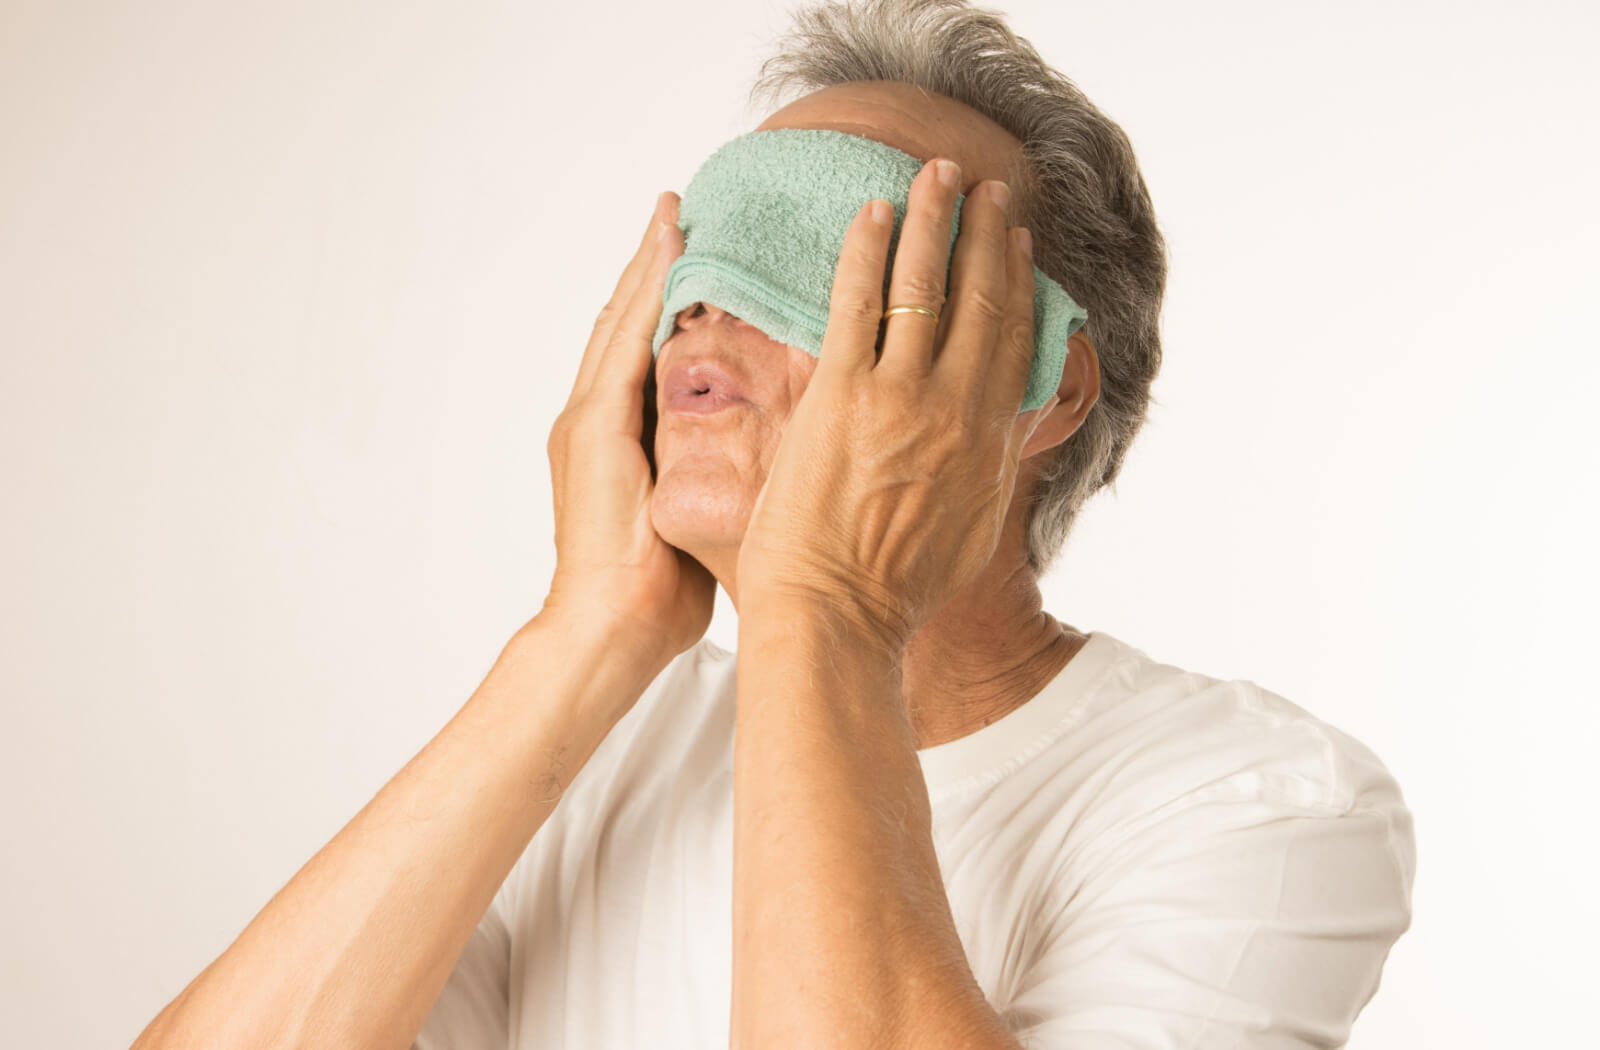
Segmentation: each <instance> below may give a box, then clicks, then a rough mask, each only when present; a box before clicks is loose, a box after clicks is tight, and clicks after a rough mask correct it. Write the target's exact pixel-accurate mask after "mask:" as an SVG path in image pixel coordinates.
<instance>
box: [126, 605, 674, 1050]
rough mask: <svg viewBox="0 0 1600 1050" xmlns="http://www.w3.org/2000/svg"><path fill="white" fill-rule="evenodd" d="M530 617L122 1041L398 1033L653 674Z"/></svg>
mask: <svg viewBox="0 0 1600 1050" xmlns="http://www.w3.org/2000/svg"><path fill="white" fill-rule="evenodd" d="M542 616H543V614H541V617H535V618H534V620H532V621H530V623H529V624H528V625H526V626H524V627H523V628H522V629H521V630H519V631H518V632H517V634H516V636H514V637H513V639H512V640H511V642H509V643H508V644H507V645H506V647H505V648H504V650H503V651H502V652H501V654H500V656H499V658H498V659H497V660H496V662H495V665H494V667H493V668H492V669H491V670H490V672H489V673H488V675H487V676H486V677H485V678H484V680H483V682H482V684H481V685H479V687H478V689H477V690H476V691H475V692H474V693H473V695H472V697H471V698H470V699H469V700H468V701H467V703H466V704H465V705H463V706H462V708H461V709H460V710H459V711H458V712H457V713H456V714H455V716H454V717H452V718H451V720H450V722H449V723H448V724H447V725H446V726H445V727H444V729H442V730H441V731H440V732H439V734H438V735H437V736H435V737H434V738H433V739H432V740H431V741H429V742H428V744H427V745H426V746H425V747H424V748H423V749H422V750H421V751H420V752H419V753H418V754H417V755H416V756H415V757H414V758H412V759H411V761H410V762H408V763H407V764H406V765H405V767H404V768H402V769H401V770H400V771H399V772H398V773H396V774H395V776H394V777H393V778H392V779H391V780H390V781H389V782H388V783H387V784H386V785H384V787H383V789H382V790H381V791H379V792H378V794H377V795H376V796H375V797H374V798H373V799H372V801H370V802H369V803H367V805H366V806H365V807H363V808H362V810H361V811H360V812H359V813H357V814H356V816H355V817H354V818H353V819H352V820H351V821H350V822H349V824H347V825H346V826H345V827H344V828H343V829H342V830H341V831H340V832H339V833H338V835H336V836H335V837H334V838H333V839H332V841H330V842H329V843H328V844H327V845H326V846H324V847H323V848H322V850H321V851H320V852H318V853H317V854H316V855H315V856H314V857H312V858H311V860H310V861H309V862H307V863H306V865H305V866H304V867H302V868H301V869H300V871H299V872H298V873H297V874H296V875H295V876H294V878H293V879H291V880H290V881H289V883H288V884H287V885H286V886H284V888H283V889H282V890H280V891H279V892H278V893H277V894H276V895H275V896H274V897H273V898H272V900H271V901H270V902H269V903H268V904H267V906H266V907H265V908H263V909H262V911H261V912H260V913H259V914H258V915H257V916H256V917H255V918H254V919H253V920H252V921H251V922H250V924H249V925H248V926H247V927H246V928H245V930H244V932H243V933H241V934H240V935H239V937H238V939H237V940H235V941H234V943H233V944H232V945H231V946H230V947H229V948H228V949H227V950H226V951H225V952H224V953H223V954H222V955H221V956H220V957H219V958H218V959H217V960H216V961H215V962H213V963H212V964H211V965H210V966H209V967H207V968H206V969H205V970H204V971H203V972H202V973H201V974H200V975H199V976H198V977H196V978H195V980H194V981H192V982H191V983H190V984H189V986H188V987H187V988H185V989H184V991H183V993H182V994H181V995H180V996H179V998H178V999H177V1000H175V1001H174V1003H173V1004H171V1005H170V1006H169V1007H168V1009H167V1010H165V1011H163V1013H162V1015H161V1016H159V1017H158V1018H157V1019H156V1021H154V1022H152V1024H151V1025H150V1027H149V1028H147V1029H146V1030H145V1032H144V1033H143V1035H141V1037H140V1039H139V1041H138V1042H137V1043H135V1050H157V1048H160V1050H167V1048H173V1050H176V1048H179V1047H185V1048H187V1047H201V1046H206V1047H214V1046H228V1047H236V1048H240V1050H258V1048H260V1050H264V1048H268V1047H271V1048H296V1050H299V1048H312V1047H362V1048H373V1050H405V1048H406V1047H408V1046H409V1045H410V1044H411V1042H412V1040H413V1039H415V1037H416V1034H417V1032H418V1031H419V1030H420V1029H421V1028H422V1024H423V1022H424V1021H425V1020H426V1019H427V1016H428V1014H429V1013H430V1012H431V1010H432V1008H433V1004H434V1003H435V1002H437V1000H438V998H439V995H440V993H441V992H442V991H443V989H444V986H445V983H446V981H447V980H448V979H449V976H450V973H451V971H452V970H453V969H454V967H455V964H456V962H457V960H458V959H459V958H460V955H461V953H462V951H463V950H464V949H465V947H466V945H467V942H468V941H469V940H470V939H471V937H472V934H473V931H474V929H475V928H476V927H477V924H478V923H479V921H480V920H481V919H482V918H483V915H484V912H485V911H486V910H487V909H488V906H489V903H490V902H491V901H492V900H493V898H494V895H495V893H496V891H497V890H498V889H499V887H500V885H501V884H502V883H503V882H504V881H505V878H506V876H507V875H508V874H509V872H510V870H511V867H512V865H513V864H515V863H516V860H517V858H518V857H519V856H520V855H521V854H522V852H523V850H525V849H526V848H527V845H528V843H529V841H530V840H531V839H532V837H533V835H534V833H535V832H536V831H537V830H538V829H539V827H540V826H541V825H542V824H543V823H544V821H545V819H546V818H547V817H548V816H549V815H550V813H551V812H552V811H553V810H554V809H555V806H556V803H557V801H558V799H559V798H560V796H561V794H562V793H563V792H564V791H565V790H566V788H567V786H568V785H569V784H570V783H571V782H572V779H573V778H574V777H575V776H576V775H577V773H578V770H579V769H581V768H582V766H583V764H584V763H585V762H586V761H588V759H589V757H590V755H592V754H593V753H594V750H595V748H596V747H597V746H599V744H600V742H601V740H602V739H604V737H605V735H606V733H607V732H609V731H610V729H611V728H612V726H613V725H614V724H615V723H616V721H617V720H618V719H619V718H620V717H621V715H622V714H624V713H626V711H627V709H628V707H630V706H631V704H632V702H633V701H634V700H635V699H636V698H637V697H638V696H639V695H640V693H642V692H643V690H644V688H645V687H646V686H647V685H648V684H649V683H650V681H651V680H652V679H653V677H654V676H655V674H656V673H658V671H659V667H657V666H656V665H655V662H654V661H653V658H644V657H641V658H638V659H634V658H632V657H630V655H629V652H628V648H627V646H626V644H625V643H624V642H621V641H619V640H618V639H616V638H614V637H613V636H611V635H610V634H606V633H602V632H601V630H600V629H598V628H596V629H594V630H587V629H574V628H571V627H569V626H568V625H567V623H566V622H565V621H554V620H545V619H542Z"/></svg>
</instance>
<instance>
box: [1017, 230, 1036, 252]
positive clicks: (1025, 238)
mask: <svg viewBox="0 0 1600 1050" xmlns="http://www.w3.org/2000/svg"><path fill="white" fill-rule="evenodd" d="M1017 241H1018V243H1020V244H1021V245H1022V254H1023V255H1026V256H1027V257H1028V258H1030V259H1031V258H1033V234H1031V233H1029V232H1028V228H1027V227H1026V226H1018V227H1017Z"/></svg>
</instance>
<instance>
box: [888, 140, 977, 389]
mask: <svg viewBox="0 0 1600 1050" xmlns="http://www.w3.org/2000/svg"><path fill="white" fill-rule="evenodd" d="M946 163H951V164H953V162H948V161H947V162H946ZM939 164H940V158H938V157H935V158H934V159H933V160H931V161H929V162H928V163H927V164H925V165H923V168H922V170H921V171H920V172H918V173H917V177H916V178H915V179H913V180H912V181H911V192H910V193H909V194H908V197H907V200H906V218H905V222H904V223H903V224H902V225H901V227H900V240H899V241H898V242H897V243H896V244H895V249H894V274H893V276H892V277H891V278H890V280H889V301H888V303H887V304H885V305H886V307H895V306H923V307H926V308H928V309H929V310H932V311H933V312H934V315H935V316H934V317H931V318H930V317H927V316H925V315H923V314H919V313H902V314H895V315H894V316H893V317H886V318H884V322H883V323H884V325H885V328H884V334H883V354H882V356H880V357H879V358H878V367H879V368H880V369H885V370H886V371H887V372H890V373H894V374H896V375H900V376H904V377H915V378H922V377H925V376H927V374H928V372H929V370H930V369H931V368H932V365H933V340H934V334H935V332H936V331H937V330H938V315H940V314H942V313H943V312H944V304H945V273H946V272H947V271H948V270H949V269H950V225H951V221H952V219H954V217H955V208H956V197H957V190H956V187H955V186H951V185H946V184H945V183H944V182H943V181H941V180H940V178H939ZM960 177H961V176H960V171H959V169H957V172H956V176H955V178H956V181H957V183H958V184H959V180H960Z"/></svg>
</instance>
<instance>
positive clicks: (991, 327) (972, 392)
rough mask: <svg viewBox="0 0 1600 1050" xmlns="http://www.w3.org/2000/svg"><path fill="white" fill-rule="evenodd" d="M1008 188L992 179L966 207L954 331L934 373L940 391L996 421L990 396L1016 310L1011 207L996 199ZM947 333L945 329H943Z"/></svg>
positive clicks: (953, 300) (952, 310)
mask: <svg viewBox="0 0 1600 1050" xmlns="http://www.w3.org/2000/svg"><path fill="white" fill-rule="evenodd" d="M1003 185H1004V184H1003V183H1001V182H1000V181H999V180H997V179H988V180H985V181H984V182H982V183H980V184H979V185H978V186H976V187H974V189H973V192H972V193H971V194H968V196H967V199H966V201H965V202H964V203H963V204H962V206H961V236H960V238H959V239H958V240H957V241H956V250H955V260H954V262H953V263H952V264H951V265H952V271H951V274H950V283H951V289H950V305H949V307H948V308H947V309H946V311H945V312H946V313H947V314H948V315H949V325H948V327H947V328H946V330H945V332H944V334H943V340H944V341H943V342H942V343H941V344H940V346H939V351H938V354H939V356H938V359H937V360H936V361H934V363H933V367H934V371H935V373H936V374H937V375H938V377H939V380H940V383H941V385H943V384H948V386H947V389H949V390H951V391H952V392H953V395H952V396H954V397H957V398H960V399H962V400H963V402H964V403H965V404H968V405H970V406H971V408H972V411H973V414H974V415H977V414H978V413H979V412H982V413H984V415H985V416H986V417H988V416H990V415H992V413H993V406H992V404H991V403H990V402H989V398H988V393H987V392H988V390H989V388H990V387H991V386H992V385H993V384H994V382H995V381H996V379H997V378H998V377H997V376H995V375H994V374H992V372H991V368H992V363H993V359H994V354H995V346H996V344H997V343H999V342H1000V339H1001V331H1002V329H1003V328H1004V325H1005V320H1006V312H1007V311H1008V310H1009V309H1010V308H1011V304H1010V300H1009V298H1008V296H1009V294H1010V292H1011V284H1012V281H1011V276H1012V274H1011V260H1010V258H1009V254H1010V253H1009V252H1008V247H1009V245H1008V243H1007V239H1006V224H1007V222H1008V218H1007V216H1008V212H1009V206H1008V205H1007V204H1005V203H1003V202H1002V201H1001V199H1000V197H999V196H998V195H997V194H998V192H999V189H1000V187H1002V186H1003ZM942 327H943V326H942Z"/></svg>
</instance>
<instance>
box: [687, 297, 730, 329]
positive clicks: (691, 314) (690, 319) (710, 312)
mask: <svg viewBox="0 0 1600 1050" xmlns="http://www.w3.org/2000/svg"><path fill="white" fill-rule="evenodd" d="M724 321H729V322H732V323H734V324H743V323H744V322H742V321H740V320H739V319H738V318H737V317H735V316H733V315H732V314H730V313H728V311H726V310H724V309H723V308H722V307H720V306H712V305H711V304H710V303H690V304H689V305H688V306H686V307H684V308H683V310H681V311H680V312H679V313H678V317H677V326H678V327H679V328H698V327H699V326H700V325H704V324H721V323H722V322H724Z"/></svg>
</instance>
